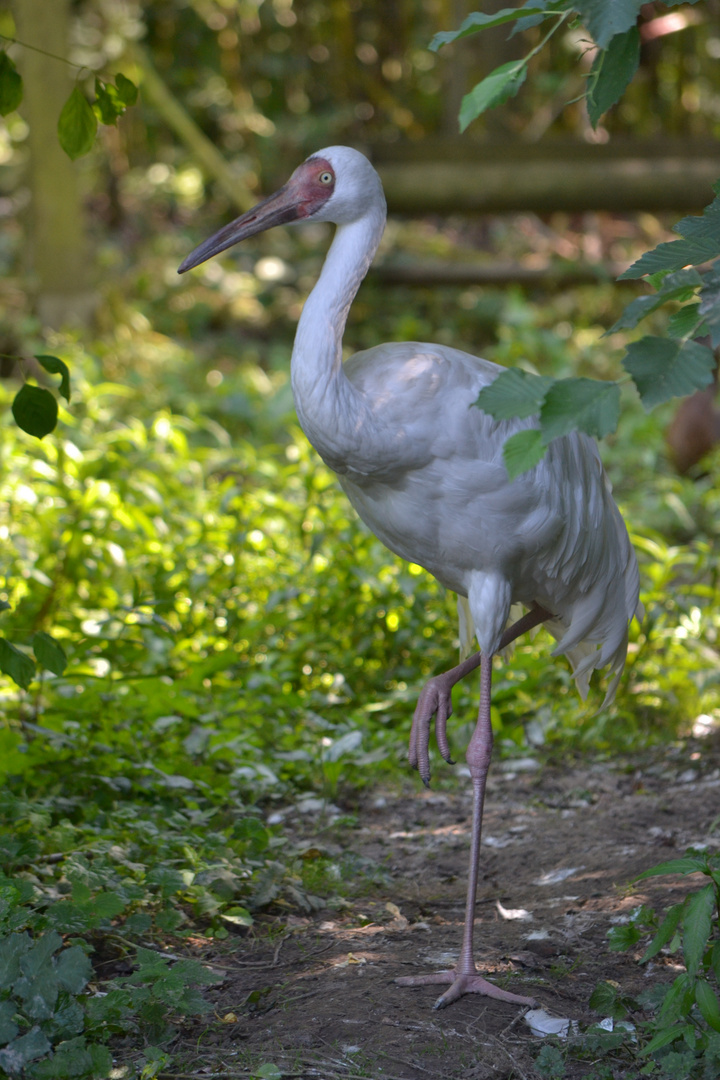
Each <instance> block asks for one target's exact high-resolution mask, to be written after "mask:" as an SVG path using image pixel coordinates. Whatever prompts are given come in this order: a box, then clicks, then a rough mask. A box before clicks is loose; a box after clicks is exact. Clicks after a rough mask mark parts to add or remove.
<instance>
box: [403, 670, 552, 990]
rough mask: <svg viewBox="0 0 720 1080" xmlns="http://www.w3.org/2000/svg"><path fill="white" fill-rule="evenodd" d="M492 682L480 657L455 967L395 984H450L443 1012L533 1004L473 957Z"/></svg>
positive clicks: (469, 754) (490, 740)
mask: <svg viewBox="0 0 720 1080" xmlns="http://www.w3.org/2000/svg"><path fill="white" fill-rule="evenodd" d="M491 682H492V656H483V657H482V662H481V669H480V710H479V713H478V721H477V724H476V726H475V731H474V732H473V735H472V738H471V739H470V745H469V746H468V749H467V755H466V760H467V763H468V768H469V769H470V775H471V777H472V782H473V822H472V838H471V842H470V873H469V876H468V891H467V903H466V906H465V929H464V931H463V940H462V947H461V949H460V956H459V958H458V962H457V966H456V967H455V968H453V969H452V970H450V971H438V972H434V973H433V974H432V975H408V976H404V977H403V978H401V979H396V980H395V982H396V983H399V984H400V986H426V985H428V984H429V983H450V988H449V989H448V990H446V991H445V993H444V994H441V995H440V997H439V998H438V999H437V1001H436V1002H435V1005H434V1008H436V1009H442V1008H443V1007H444V1006H445V1005H449V1004H450V1003H451V1002H453V1001H456V1000H457V999H458V998H459V997H462V996H463V994H485V995H486V996H487V997H494V998H499V999H500V1000H501V1001H510V1002H513V1004H516V1005H534V1004H535V1001H534V999H533V998H528V997H521V996H520V994H511V993H509V991H507V990H501V989H500V987H498V986H494V985H493V983H491V982H488V981H487V979H484V978H483V977H482V975H478V972H477V968H476V967H475V960H474V957H473V932H474V928H475V899H476V896H477V886H478V876H479V867H480V835H481V831H482V815H483V804H484V802H485V783H486V781H487V774H488V769H489V767H490V757H491V755H492V747H493V734H492V724H491V721H490V688H491Z"/></svg>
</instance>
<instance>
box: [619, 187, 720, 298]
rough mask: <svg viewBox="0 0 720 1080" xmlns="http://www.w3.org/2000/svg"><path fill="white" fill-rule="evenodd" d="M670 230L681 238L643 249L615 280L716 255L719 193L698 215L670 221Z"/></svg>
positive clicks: (676, 267) (719, 252)
mask: <svg viewBox="0 0 720 1080" xmlns="http://www.w3.org/2000/svg"><path fill="white" fill-rule="evenodd" d="M673 232H676V233H678V234H679V235H680V236H682V237H683V238H684V239H682V240H669V241H668V242H667V243H664V244H658V246H657V247H656V248H653V250H652V251H646V252H645V254H644V255H641V256H640V258H639V259H638V260H637V261H636V262H634V263H633V264H632V266H629V267H628V269H627V270H626V271H625V272H624V273H623V274H621V275H620V277H619V279H618V280H620V281H622V280H623V279H627V278H639V277H643V276H644V275H645V274H657V273H661V272H663V271H669V270H681V269H682V267H683V266H689V265H691V264H693V265H694V264H696V263H703V262H708V261H709V260H710V259H716V258H717V257H718V255H720V197H717V198H715V199H713V201H712V202H711V203H710V205H709V206H706V207H705V209H704V210H703V213H702V216H697V215H692V216H690V217H685V218H682V220H681V221H678V222H677V224H676V225H673Z"/></svg>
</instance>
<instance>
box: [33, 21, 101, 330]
mask: <svg viewBox="0 0 720 1080" xmlns="http://www.w3.org/2000/svg"><path fill="white" fill-rule="evenodd" d="M13 14H14V17H15V25H16V28H17V37H18V40H19V41H20V42H23V43H25V44H27V45H33V46H35V48H36V49H44V50H45V51H46V52H50V53H54V54H55V55H57V56H67V53H68V45H67V42H68V28H69V14H70V4H69V2H68V0H52V3H48V0H14V3H13ZM18 67H19V69H20V71H21V73H22V76H23V83H24V95H23V103H22V106H21V112H22V114H23V116H24V117H25V119H26V120H27V122H28V125H29V127H30V135H29V138H28V143H29V149H30V176H29V180H30V190H31V195H32V200H31V205H30V230H29V243H28V245H27V247H26V252H25V270H26V271H27V272H29V273H30V274H31V275H32V278H33V279H34V284H35V295H36V306H37V312H38V315H39V317H40V320H41V321H42V323H43V324H44V325H45V326H51V327H60V326H62V325H64V324H68V323H78V322H80V323H87V322H88V321H89V320H90V318H91V316H92V313H93V311H94V309H95V306H96V303H97V299H96V296H95V293H94V292H93V289H92V279H91V271H90V260H89V257H88V255H89V253H88V245H87V240H86V236H85V227H84V221H83V208H82V199H81V192H80V184H79V177H78V172H77V166H76V165H75V163H74V162H72V161H70V159H69V158H68V157H67V155H66V154H65V152H64V151H63V150H62V149H61V148H60V144H59V143H58V137H57V122H58V116H59V115H60V110H61V109H62V107H63V105H64V103H65V101H66V100H67V97H68V94H69V93H70V91H71V90H72V87H73V79H74V75H75V70H74V69H73V68H72V67H70V66H69V65H68V64H64V63H63V62H62V61H61V60H53V59H51V58H50V57H48V56H45V55H43V54H42V53H39V52H35V51H34V50H33V49H29V48H22V47H20V48H18Z"/></svg>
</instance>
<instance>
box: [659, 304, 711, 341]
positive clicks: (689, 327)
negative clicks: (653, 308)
mask: <svg viewBox="0 0 720 1080" xmlns="http://www.w3.org/2000/svg"><path fill="white" fill-rule="evenodd" d="M701 324H702V316H701V315H700V305H699V304H685V305H684V307H681V308H680V309H679V310H678V311H674V312H673V313H672V315H671V316H670V318H669V319H668V325H667V332H668V336H669V337H671V338H687V337H702V336H703V329H702V325H701Z"/></svg>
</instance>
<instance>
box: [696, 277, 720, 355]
mask: <svg viewBox="0 0 720 1080" xmlns="http://www.w3.org/2000/svg"><path fill="white" fill-rule="evenodd" d="M700 314H701V315H702V317H703V319H704V321H705V325H706V326H707V329H708V333H709V334H710V337H711V340H712V344H713V348H714V349H716V348H717V347H718V345H720V263H715V265H714V266H713V267H712V269H711V270H709V271H708V272H707V274H705V277H704V280H703V286H702V288H701V289H700Z"/></svg>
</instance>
